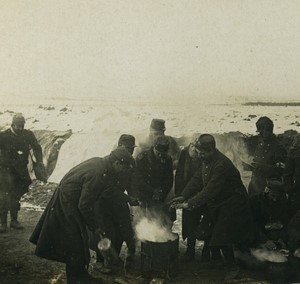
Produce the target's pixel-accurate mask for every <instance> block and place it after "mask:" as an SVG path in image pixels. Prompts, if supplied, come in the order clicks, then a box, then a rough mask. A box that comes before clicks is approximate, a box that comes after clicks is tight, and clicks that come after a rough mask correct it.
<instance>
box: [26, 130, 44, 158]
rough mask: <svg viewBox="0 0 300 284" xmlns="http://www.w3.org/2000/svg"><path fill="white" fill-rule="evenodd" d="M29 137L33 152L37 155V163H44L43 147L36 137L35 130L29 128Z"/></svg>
mask: <svg viewBox="0 0 300 284" xmlns="http://www.w3.org/2000/svg"><path fill="white" fill-rule="evenodd" d="M28 137H29V143H30V146H31V148H32V150H33V154H34V156H35V159H36V161H37V163H42V162H43V153H42V147H41V145H40V144H39V142H38V141H37V139H36V138H35V136H34V134H33V132H31V131H29V130H28Z"/></svg>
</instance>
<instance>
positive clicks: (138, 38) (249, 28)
mask: <svg viewBox="0 0 300 284" xmlns="http://www.w3.org/2000/svg"><path fill="white" fill-rule="evenodd" d="M0 62H1V64H0V96H2V97H3V96H7V95H17V96H23V95H27V96H28V95H29V96H33V97H35V96H43V95H46V96H53V97H56V96H57V97H60V96H67V97H74V98H82V97H84V96H89V97H93V96H95V97H96V96H102V97H110V98H116V99H117V98H122V99H124V98H130V97H136V96H139V97H141V98H146V97H149V96H154V97H157V98H160V97H162V96H174V97H179V96H183V95H191V96H197V97H199V99H201V98H205V97H214V96H217V95H218V96H220V95H222V96H223V95H224V96H229V95H231V96H256V97H257V96H267V97H272V98H273V97H274V98H276V97H284V96H286V97H299V98H300V96H299V90H300V80H299V77H298V76H299V74H300V1H298V0H294V1H292V0H289V1H287V0H274V1H270V0H265V1H263V0H249V1H246V0H240V1H238V0H226V1H224V0H223V1H222V0H207V1H201V0H161V1H157V0H131V1H129V0H105V1H102V0H26V1H24V0H0Z"/></svg>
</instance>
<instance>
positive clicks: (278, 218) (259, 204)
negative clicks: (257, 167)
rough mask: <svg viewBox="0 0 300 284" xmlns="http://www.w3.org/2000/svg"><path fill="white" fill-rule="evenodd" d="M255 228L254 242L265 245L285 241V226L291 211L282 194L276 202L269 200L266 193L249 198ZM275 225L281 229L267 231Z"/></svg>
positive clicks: (285, 197)
mask: <svg viewBox="0 0 300 284" xmlns="http://www.w3.org/2000/svg"><path fill="white" fill-rule="evenodd" d="M250 204H251V209H252V212H253V218H254V223H255V227H256V228H257V232H256V233H257V235H256V242H257V243H258V244H259V243H265V242H266V241H267V240H274V241H278V239H282V240H283V241H284V242H286V241H287V225H288V222H289V220H290V218H291V210H290V208H289V203H288V199H287V196H286V195H285V194H283V195H282V196H281V197H280V198H278V199H277V200H276V201H272V200H270V198H269V197H268V193H265V192H263V193H261V194H258V195H254V196H252V197H251V198H250ZM274 223H276V224H277V225H280V226H282V229H279V228H278V229H271V228H270V229H268V228H267V227H268V226H270V225H271V226H272V224H274Z"/></svg>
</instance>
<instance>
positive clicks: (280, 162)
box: [243, 116, 286, 196]
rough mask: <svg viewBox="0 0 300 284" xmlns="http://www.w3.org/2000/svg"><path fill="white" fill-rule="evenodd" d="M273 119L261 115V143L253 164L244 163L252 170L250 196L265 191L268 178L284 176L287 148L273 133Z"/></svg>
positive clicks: (259, 122)
mask: <svg viewBox="0 0 300 284" xmlns="http://www.w3.org/2000/svg"><path fill="white" fill-rule="evenodd" d="M273 127H274V124H273V121H272V120H271V119H270V118H268V117H266V116H263V117H260V118H259V119H258V120H257V122H256V128H257V132H258V133H259V137H260V140H259V144H258V145H257V147H256V149H255V153H254V159H253V162H252V163H251V165H248V164H245V163H244V164H243V165H244V169H245V170H250V171H252V177H251V181H250V184H249V187H248V194H249V195H250V196H252V195H255V194H259V193H261V192H263V191H264V189H265V187H266V184H267V179H270V178H279V179H280V178H282V176H283V168H284V163H285V160H286V150H285V148H284V147H283V146H282V145H281V144H280V142H279V141H278V139H277V138H276V136H275V135H274V134H273Z"/></svg>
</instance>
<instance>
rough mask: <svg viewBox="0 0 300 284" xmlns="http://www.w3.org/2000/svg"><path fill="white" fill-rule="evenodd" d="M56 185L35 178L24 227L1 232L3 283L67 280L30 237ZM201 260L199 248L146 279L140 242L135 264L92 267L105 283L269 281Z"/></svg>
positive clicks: (40, 283)
mask: <svg viewBox="0 0 300 284" xmlns="http://www.w3.org/2000/svg"><path fill="white" fill-rule="evenodd" d="M55 186H56V184H53V183H48V184H44V185H43V184H40V183H39V182H34V183H33V184H32V186H31V189H30V192H29V193H28V194H27V195H25V196H24V198H23V200H22V201H23V203H22V209H21V211H20V221H21V223H22V224H23V225H24V227H25V228H24V230H20V231H17V230H13V229H9V231H8V232H7V233H6V234H2V235H0V252H1V257H0V283H2V284H6V283H14V284H15V283H22V284H23V283H24V284H27V283H28V284H44V283H45V284H46V283H47V284H50V283H51V284H54V283H57V284H62V283H66V278H65V265H64V264H62V263H58V262H52V261H48V260H44V259H40V258H38V257H36V256H35V255H34V250H35V246H34V245H32V244H31V243H30V242H29V241H28V239H29V237H30V235H31V233H32V231H33V229H34V228H35V225H36V223H37V221H38V220H39V217H40V216H41V214H42V210H43V208H44V207H45V206H46V204H47V202H48V200H49V199H50V197H51V195H52V193H53V191H54V189H55ZM184 250H185V243H184V242H183V241H182V240H180V254H183V252H184ZM125 254H126V249H125V248H123V249H122V253H121V258H123V259H124V257H125ZM199 260H200V249H199V250H198V251H197V255H196V260H195V261H194V262H192V263H179V267H178V270H177V271H170V273H169V275H168V276H169V279H165V280H164V282H163V279H164V275H162V274H161V273H159V274H152V275H149V278H148V279H146V280H145V279H144V277H143V276H142V273H141V269H140V267H141V263H140V261H141V260H140V245H138V251H137V257H136V261H135V262H134V264H133V265H131V266H129V267H126V268H125V267H124V265H123V264H121V265H119V266H118V267H116V268H115V270H114V271H113V273H112V274H110V275H104V274H102V273H101V272H100V269H99V265H96V264H94V263H92V264H91V266H90V271H91V273H92V274H93V275H94V276H98V277H101V278H103V279H104V280H105V283H132V284H138V283H149V282H150V281H151V279H153V278H158V279H156V282H154V281H152V283H182V284H185V283H268V282H267V281H265V280H264V278H265V277H264V273H261V272H260V273H259V272H257V271H248V270H243V269H240V270H239V271H236V270H233V271H228V270H224V269H218V270H209V269H203V268H201V264H200V262H199ZM92 262H93V259H92ZM159 281H161V282H159Z"/></svg>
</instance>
